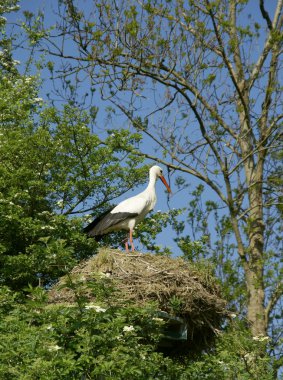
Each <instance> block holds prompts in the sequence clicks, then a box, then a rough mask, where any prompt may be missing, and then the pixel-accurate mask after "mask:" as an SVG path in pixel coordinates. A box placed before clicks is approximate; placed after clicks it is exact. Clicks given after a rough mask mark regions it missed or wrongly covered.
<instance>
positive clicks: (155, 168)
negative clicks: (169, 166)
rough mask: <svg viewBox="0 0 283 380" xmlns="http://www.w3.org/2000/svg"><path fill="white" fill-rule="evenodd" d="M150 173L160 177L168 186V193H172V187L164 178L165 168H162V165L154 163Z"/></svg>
mask: <svg viewBox="0 0 283 380" xmlns="http://www.w3.org/2000/svg"><path fill="white" fill-rule="evenodd" d="M149 175H150V176H151V175H153V176H155V178H160V179H161V181H162V182H163V183H164V185H165V186H166V189H167V191H168V193H172V191H171V189H170V186H169V185H168V183H167V181H166V179H165V178H164V176H163V170H162V169H161V167H160V166H157V165H154V166H152V167H151V168H150V170H149Z"/></svg>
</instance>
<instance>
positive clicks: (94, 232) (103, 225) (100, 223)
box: [84, 207, 138, 236]
mask: <svg viewBox="0 0 283 380" xmlns="http://www.w3.org/2000/svg"><path fill="white" fill-rule="evenodd" d="M113 209H114V207H112V208H111V209H110V210H108V211H105V212H104V213H102V214H101V215H99V216H98V217H97V218H96V219H95V220H93V221H92V222H91V223H90V224H89V225H87V226H86V227H85V228H84V232H86V233H87V234H88V235H89V236H101V235H104V233H105V232H107V230H108V228H110V227H115V226H116V225H117V224H119V223H120V222H123V221H124V220H127V219H129V218H134V217H136V216H137V215H138V214H137V213H130V212H116V213H113V214H112V213H111V211H112V210H113Z"/></svg>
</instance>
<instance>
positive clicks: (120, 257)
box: [49, 248, 227, 347]
mask: <svg viewBox="0 0 283 380" xmlns="http://www.w3.org/2000/svg"><path fill="white" fill-rule="evenodd" d="M101 277H108V278H109V279H110V280H109V281H110V282H111V284H113V285H114V288H115V291H114V292H113V293H112V295H111V299H112V303H116V304H121V303H124V304H125V303H132V304H135V305H145V304H146V303H148V302H155V303H156V307H157V309H158V310H162V311H166V312H168V313H169V314H171V315H177V316H179V317H183V318H184V319H185V321H186V322H187V325H188V331H189V335H190V336H189V340H190V342H191V343H193V342H194V343H196V342H197V344H198V346H199V345H200V347H205V346H207V345H209V344H210V343H211V341H212V340H213V339H214V337H215V333H217V331H218V329H219V328H220V326H221V324H222V322H223V320H224V318H225V317H226V316H227V309H226V302H225V301H224V300H223V299H222V297H221V291H220V286H219V284H218V283H217V281H216V279H215V278H214V277H213V276H212V274H211V272H210V270H209V269H208V268H206V267H205V266H202V267H201V266H199V267H198V266H195V265H192V264H190V263H188V262H186V261H184V260H183V259H181V258H169V257H164V256H158V255H153V254H141V253H135V254H126V253H124V252H121V251H118V250H113V249H110V248H103V249H100V251H99V253H98V254H97V255H95V256H94V257H92V258H91V259H89V260H87V261H85V262H83V263H81V264H80V265H78V266H76V267H75V268H74V269H73V270H72V272H71V273H70V275H69V276H65V277H63V278H62V279H61V280H60V281H59V283H58V284H57V285H55V286H54V287H53V288H52V289H51V291H50V293H49V300H50V302H51V303H69V304H70V303H73V302H74V301H75V293H74V291H73V290H72V289H71V287H66V286H64V283H67V282H68V281H70V279H71V281H72V282H74V283H80V293H81V294H82V293H83V295H84V296H85V297H86V298H87V299H88V300H89V301H94V300H95V296H94V295H93V294H92V292H91V291H90V289H89V287H88V286H87V284H88V283H89V282H90V281H95V280H96V279H98V278H101Z"/></svg>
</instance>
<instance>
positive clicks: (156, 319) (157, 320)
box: [152, 317, 164, 322]
mask: <svg viewBox="0 0 283 380" xmlns="http://www.w3.org/2000/svg"><path fill="white" fill-rule="evenodd" d="M152 320H153V321H156V322H164V320H163V319H162V318H158V317H154V318H152Z"/></svg>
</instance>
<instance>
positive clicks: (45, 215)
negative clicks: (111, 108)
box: [0, 1, 147, 290]
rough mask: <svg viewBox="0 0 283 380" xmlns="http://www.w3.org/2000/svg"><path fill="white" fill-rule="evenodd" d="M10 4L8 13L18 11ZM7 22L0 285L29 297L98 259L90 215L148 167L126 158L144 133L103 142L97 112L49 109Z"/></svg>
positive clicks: (2, 61)
mask: <svg viewBox="0 0 283 380" xmlns="http://www.w3.org/2000/svg"><path fill="white" fill-rule="evenodd" d="M6 3H7V5H5V6H4V5H3V8H1V9H0V11H1V12H3V13H4V12H8V11H12V10H15V9H17V7H16V5H15V4H16V2H14V1H11V2H6ZM1 7H2V6H1ZM0 20H1V22H2V28H3V36H4V37H3V38H2V39H1V41H0V46H1V47H2V49H3V50H2V51H0V94H1V96H0V118H1V124H0V136H1V145H0V175H1V183H0V227H1V228H0V241H1V244H0V264H1V265H0V267H1V269H0V283H1V284H5V285H8V286H10V287H11V288H12V289H15V290H23V289H24V288H25V287H26V286H27V285H28V284H31V285H36V284H38V283H40V284H41V285H44V286H49V285H50V284H51V283H52V282H53V281H55V280H57V279H58V277H59V276H60V275H62V274H63V273H66V272H67V271H68V270H70V269H71V268H72V267H73V266H74V265H75V264H76V263H77V262H78V261H80V260H82V259H84V258H86V257H89V256H91V255H93V254H94V253H95V251H96V248H97V244H96V243H95V241H94V240H91V239H87V237H86V236H85V235H84V234H82V228H83V224H84V223H85V221H86V219H90V218H91V215H90V212H92V211H93V210H94V214H95V213H99V212H100V211H101V210H103V208H104V207H107V205H108V204H109V202H111V201H112V200H113V199H115V198H117V197H119V196H120V195H121V194H122V193H124V192H126V191H128V190H129V189H130V188H131V187H132V186H133V183H138V184H139V183H142V182H143V181H144V180H145V178H146V177H145V176H146V175H147V167H140V168H138V169H137V168H136V166H137V165H138V164H140V163H142V160H141V159H140V158H136V157H133V156H132V155H131V154H130V153H128V154H124V151H123V155H122V154H121V151H122V148H121V145H122V144H132V145H135V144H136V142H137V141H138V139H139V135H138V134H137V133H136V134H131V133H130V132H127V131H125V130H124V131H120V132H119V133H116V134H115V135H114V133H113V134H111V133H109V135H107V136H105V138H104V139H101V138H99V137H98V136H97V135H96V134H94V133H93V132H91V130H90V126H91V125H92V124H93V117H92V116H93V113H92V114H91V113H89V112H86V111H83V110H81V109H79V108H78V107H76V105H75V104H73V103H72V102H71V101H70V102H69V103H68V104H65V105H64V106H63V107H61V108H60V109H58V108H55V107H52V106H48V105H47V104H46V103H44V101H43V99H42V98H39V97H38V93H39V88H40V85H39V79H38V76H39V75H38V74H37V75H29V72H28V69H27V70H26V74H25V75H22V74H20V73H19V71H18V70H17V67H18V65H19V64H20V62H19V61H16V60H14V59H13V53H14V52H13V47H12V41H13V40H14V39H15V38H16V37H15V36H14V35H12V34H11V35H10V36H8V35H6V32H5V30H6V29H5V26H6V21H5V18H4V17H3V18H2V19H0ZM31 58H32V57H31ZM121 163H122V165H121ZM129 171H130V172H131V176H129V175H128V173H129ZM109 183H111V186H109ZM82 211H84V212H88V213H89V214H88V215H85V216H82Z"/></svg>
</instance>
